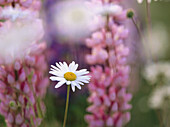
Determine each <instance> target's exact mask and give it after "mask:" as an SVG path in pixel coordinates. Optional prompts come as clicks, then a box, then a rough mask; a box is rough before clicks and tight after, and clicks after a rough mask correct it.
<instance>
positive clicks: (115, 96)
mask: <svg viewBox="0 0 170 127" xmlns="http://www.w3.org/2000/svg"><path fill="white" fill-rule="evenodd" d="M99 1H100V0H99ZM99 1H97V2H96V1H95V0H92V2H95V3H96V4H97V3H98V4H100V5H101V6H102V5H103V6H105V4H108V5H109V4H112V2H113V1H112V2H108V1H100V2H99ZM114 2H115V3H119V2H120V1H119V0H114ZM101 3H102V4H101ZM115 3H114V4H115ZM96 6H97V5H96ZM115 7H120V6H115ZM120 9H122V8H121V7H120ZM111 10H112V11H114V10H115V8H111ZM108 12H109V13H108ZM125 12H126V11H124V10H121V11H119V13H116V15H113V14H112V13H111V11H109V10H107V13H108V14H109V16H108V21H107V22H106V23H105V25H104V27H103V28H101V29H99V30H98V31H96V32H94V33H93V34H92V35H91V38H88V39H86V45H87V47H89V48H91V50H92V53H91V54H88V55H87V56H86V60H87V63H88V64H90V65H96V64H97V65H96V66H94V67H91V82H90V84H89V85H88V89H89V91H90V96H89V98H88V102H89V103H91V105H90V106H89V107H88V108H87V111H88V112H89V113H90V114H88V115H86V116H85V120H86V121H87V123H88V125H89V127H103V126H114V127H122V126H124V125H125V124H127V123H128V122H129V121H130V113H129V112H128V111H129V110H130V109H131V108H132V106H131V105H130V104H129V101H130V100H131V98H132V95H131V94H130V93H128V92H127V87H128V85H129V72H130V67H129V66H128V65H127V56H128V55H129V48H128V47H126V46H125V44H124V41H125V40H126V39H127V37H128V33H129V31H128V29H126V28H125V26H124V25H120V24H121V23H119V22H122V21H125V20H126V17H125ZM99 65H101V66H99Z"/></svg>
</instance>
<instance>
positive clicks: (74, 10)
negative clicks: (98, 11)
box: [53, 0, 95, 41]
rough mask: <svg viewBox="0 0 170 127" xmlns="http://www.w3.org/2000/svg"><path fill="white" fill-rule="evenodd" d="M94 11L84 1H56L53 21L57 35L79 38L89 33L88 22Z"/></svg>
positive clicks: (72, 38)
mask: <svg viewBox="0 0 170 127" xmlns="http://www.w3.org/2000/svg"><path fill="white" fill-rule="evenodd" d="M94 15H95V13H94V11H93V9H90V8H88V7H87V6H86V4H85V1H82V0H71V1H62V2H58V3H57V5H56V6H55V9H54V17H53V18H54V23H55V26H56V28H57V31H58V33H59V34H60V35H59V37H60V38H61V39H63V38H69V41H70V39H71V40H76V41H77V40H79V39H82V38H83V37H85V36H87V35H88V34H89V32H90V31H89V29H88V28H89V24H90V23H91V21H92V19H93V17H94Z"/></svg>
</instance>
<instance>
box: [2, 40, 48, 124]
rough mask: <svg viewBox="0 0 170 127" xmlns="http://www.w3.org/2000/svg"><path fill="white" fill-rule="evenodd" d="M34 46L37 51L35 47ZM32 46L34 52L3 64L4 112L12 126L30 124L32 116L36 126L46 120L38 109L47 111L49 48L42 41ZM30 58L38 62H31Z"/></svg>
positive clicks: (42, 111) (42, 112)
mask: <svg viewBox="0 0 170 127" xmlns="http://www.w3.org/2000/svg"><path fill="white" fill-rule="evenodd" d="M33 47H34V50H33V51H34V52H32V50H31V49H32V48H33ZM32 48H31V47H30V48H29V50H30V53H27V55H26V56H25V57H24V59H16V60H15V61H13V62H12V63H10V64H6V63H3V64H1V65H0V77H1V81H0V100H1V102H0V113H1V114H2V115H3V116H4V117H5V119H6V122H7V125H8V126H13V125H15V126H21V127H30V123H31V119H32V120H33V121H34V126H36V127H38V126H39V125H40V123H41V121H42V116H39V114H38V112H39V111H40V112H41V115H43V114H44V112H45V106H44V104H43V101H42V99H43V98H44V96H45V94H46V89H47V86H48V80H47V79H48V77H46V76H45V72H46V70H47V63H46V60H45V58H44V57H45V56H44V50H45V48H46V47H45V45H44V44H43V43H40V44H34V45H33V46H32ZM35 49H36V50H35ZM28 57H29V59H31V61H32V59H34V60H33V61H35V62H33V61H32V63H31V62H30V61H28V60H27V58H28ZM39 62H41V64H39ZM38 105H40V106H38ZM16 111H20V112H18V113H16ZM37 116H38V117H37ZM25 121H28V122H25ZM28 123H29V124H28Z"/></svg>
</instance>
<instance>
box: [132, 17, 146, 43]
mask: <svg viewBox="0 0 170 127" xmlns="http://www.w3.org/2000/svg"><path fill="white" fill-rule="evenodd" d="M131 19H132V22H133V24H134V25H135V27H136V29H137V32H138V34H139V36H140V38H141V39H142V40H143V39H144V37H143V35H142V32H141V30H140V27H139V25H138V24H137V23H136V21H135V19H134V18H133V17H132V18H131Z"/></svg>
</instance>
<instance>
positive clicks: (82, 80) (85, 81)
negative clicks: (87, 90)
mask: <svg viewBox="0 0 170 127" xmlns="http://www.w3.org/2000/svg"><path fill="white" fill-rule="evenodd" d="M77 81H78V82H83V83H89V81H87V80H84V79H79V80H77Z"/></svg>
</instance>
